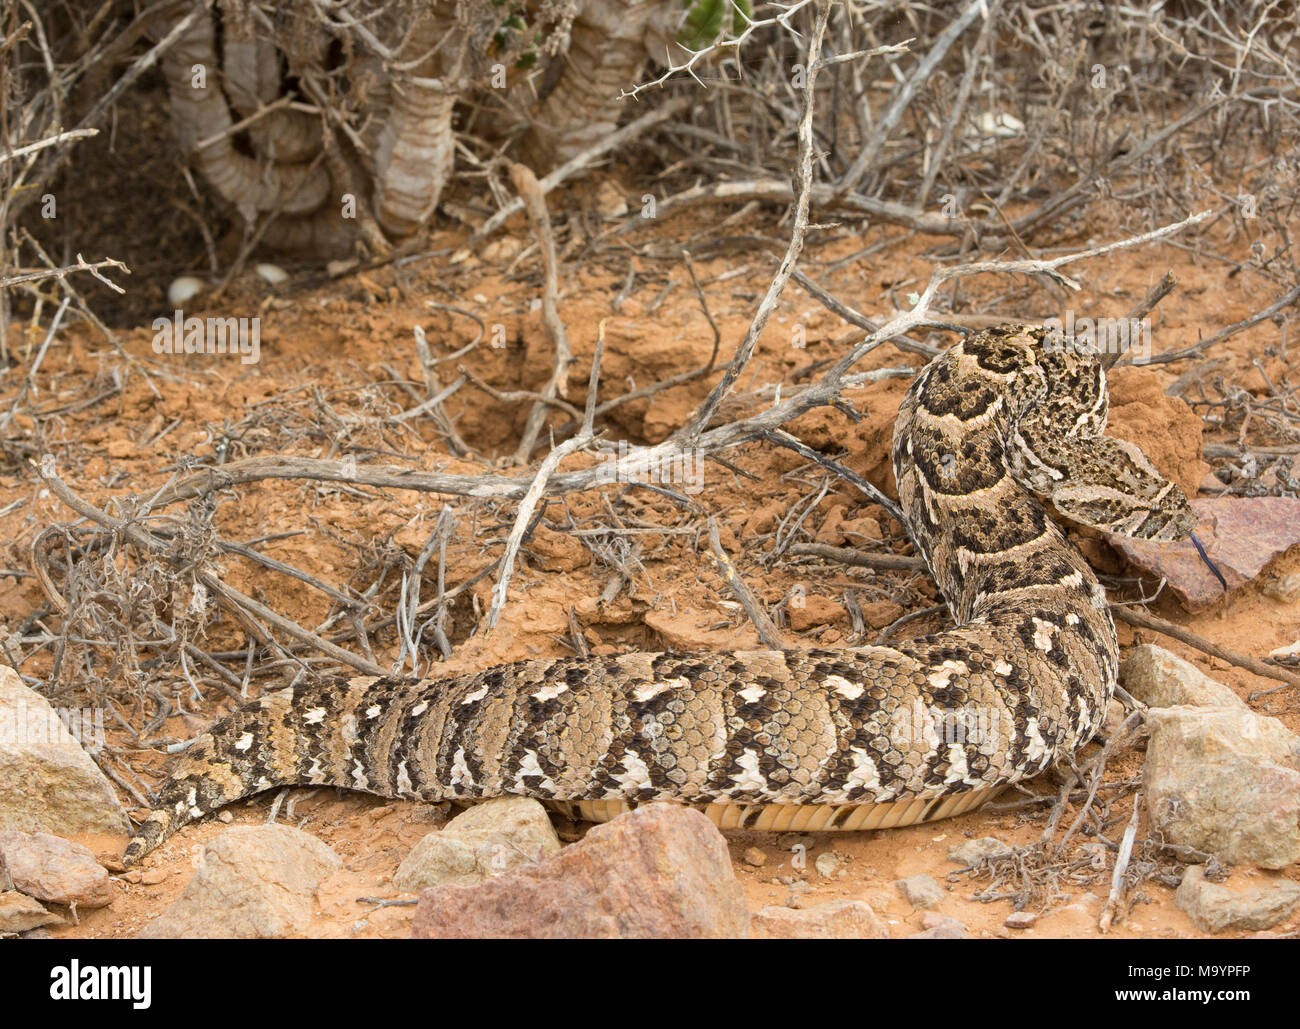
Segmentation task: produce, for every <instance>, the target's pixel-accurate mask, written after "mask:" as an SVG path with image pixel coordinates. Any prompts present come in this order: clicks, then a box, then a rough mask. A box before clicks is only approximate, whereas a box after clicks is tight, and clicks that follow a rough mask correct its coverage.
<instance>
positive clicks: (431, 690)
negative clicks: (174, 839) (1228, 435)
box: [125, 325, 1193, 864]
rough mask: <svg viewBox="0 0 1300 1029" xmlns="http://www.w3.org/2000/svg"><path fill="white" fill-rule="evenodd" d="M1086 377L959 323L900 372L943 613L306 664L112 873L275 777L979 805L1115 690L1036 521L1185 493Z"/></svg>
mask: <svg viewBox="0 0 1300 1029" xmlns="http://www.w3.org/2000/svg"><path fill="white" fill-rule="evenodd" d="M1106 412H1107V393H1106V381H1105V371H1104V369H1103V368H1102V366H1101V365H1100V363H1099V362H1098V361H1097V359H1096V358H1095V357H1094V356H1092V355H1090V354H1088V353H1084V352H1080V351H1077V350H1075V349H1073V348H1072V347H1071V346H1069V345H1068V341H1064V340H1054V339H1053V338H1051V337H1049V336H1048V335H1047V334H1046V333H1045V331H1044V330H1043V329H1041V328H1032V327H1029V326H1024V325H1010V326H1002V327H998V328H993V329H989V330H986V331H984V332H981V333H979V334H977V335H974V336H972V337H970V338H968V339H967V340H965V341H964V342H962V343H959V344H958V345H956V346H954V347H953V348H952V349H950V350H948V351H947V352H945V353H944V354H942V355H940V356H939V357H937V358H935V360H934V361H932V362H931V363H930V364H929V365H928V366H926V368H925V369H924V370H922V372H921V373H920V374H919V375H918V376H917V378H916V380H915V382H913V384H912V386H911V388H910V389H909V391H908V393H907V396H906V399H905V400H904V402H903V404H902V406H901V407H900V409H899V413H898V420H897V422H896V423H895V430H894V443H893V462H894V470H895V472H896V476H897V480H898V493H899V500H900V502H901V507H902V511H903V514H904V517H905V518H906V521H907V528H908V530H909V534H910V536H911V538H912V540H913V541H914V543H915V544H916V547H917V549H918V550H919V552H920V553H921V555H922V557H923V558H924V559H925V562H926V564H927V566H928V567H929V569H930V571H931V573H932V574H933V576H934V578H935V581H936V582H937V584H938V586H939V589H940V590H941V591H942V593H943V595H944V598H945V599H946V601H947V603H948V607H949V609H950V611H951V613H952V617H953V620H954V622H955V623H956V624H955V627H954V628H951V629H948V630H946V631H944V632H940V633H936V634H934V635H932V636H927V637H924V638H921V639H916V640H910V641H908V642H901V643H897V644H894V645H891V646H873V647H853V648H845V649H841V650H804V651H794V652H786V653H781V652H774V651H737V652H732V653H654V654H650V653H633V654H625V655H623V656H620V657H600V658H556V659H550V660H536V661H524V662H520V663H517V664H510V665H503V666H500V667H496V668H489V669H486V670H484V671H480V672H476V673H473V674H467V675H460V676H454V677H449V678H444V679H428V680H409V679H396V678H374V677H363V678H352V679H333V680H316V681H311V682H307V683H305V684H301V685H298V686H294V687H291V688H289V689H282V690H279V691H277V692H273V693H269V694H267V695H265V696H263V697H262V698H261V699H259V700H257V701H255V702H253V703H250V704H248V705H247V706H245V707H243V708H242V709H240V710H237V711H236V712H234V713H233V714H232V715H230V716H229V717H228V718H226V719H224V720H223V721H221V722H219V723H217V724H216V725H215V726H213V728H212V729H211V731H209V732H208V733H206V734H204V735H203V736H201V737H200V738H198V739H197V740H196V741H195V742H194V743H193V745H192V746H190V747H189V748H188V749H187V750H186V751H185V752H184V753H183V755H182V756H181V757H180V758H179V760H178V762H177V764H176V767H175V769H174V771H173V772H172V774H171V776H170V777H169V778H168V779H167V780H166V782H165V783H164V784H163V785H162V786H161V787H160V790H159V801H158V807H157V809H156V810H155V811H153V813H152V814H151V815H150V816H149V818H148V819H147V820H146V821H145V822H144V823H143V824H142V825H141V826H140V828H139V830H138V833H137V835H136V836H135V838H134V839H133V840H132V841H131V843H130V844H129V846H128V847H127V851H126V855H125V861H126V863H127V864H130V863H133V862H134V861H136V860H138V859H139V858H140V857H141V856H142V855H144V854H146V853H148V852H149V851H150V850H152V849H153V848H154V847H156V846H158V844H159V843H161V842H162V841H163V840H165V839H166V838H167V837H168V836H170V835H171V834H172V833H174V832H175V831H176V830H177V829H178V828H180V827H181V826H184V825H185V824H187V823H188V822H191V821H193V820H195V819H197V818H200V817H202V816H203V815H205V814H207V813H208V812H210V811H213V810H215V809H217V808H220V807H221V806H222V805H225V804H229V803H231V802H232V801H234V800H237V799H239V798H241V797H245V796H248V795H250V794H254V793H257V792H260V791H262V790H267V789H272V788H275V787H279V786H284V785H293V784H316V785H333V786H342V787H348V788H351V789H356V790H364V791H366V792H369V793H375V794H379V795H380V796H384V797H393V798H399V797H400V798H411V799H418V800H422V801H440V800H456V801H470V802H472V801H476V800H480V799H483V798H488V797H495V796H501V795H504V794H519V795H524V796H530V797H536V798H538V799H539V800H542V801H543V802H546V803H548V804H549V805H551V806H552V807H557V808H560V809H562V810H566V811H567V812H568V813H570V814H572V815H574V816H576V817H581V818H588V819H593V820H603V819H606V818H610V817H613V816H614V815H616V814H618V813H619V812H620V811H623V810H626V809H627V807H628V806H632V805H636V804H638V803H643V802H646V801H650V800H669V801H677V802H681V803H686V804H692V805H695V806H697V807H699V808H701V809H702V810H704V811H705V813H706V814H708V815H709V816H710V817H711V818H713V820H714V821H715V822H717V823H718V824H719V825H720V826H722V827H724V828H728V827H734V828H739V827H745V828H754V829H858V828H872V827H878V826H884V825H901V824H907V823H911V822H918V821H925V820H929V819H934V818H939V817H946V816H949V815H953V814H958V813H961V812H963V811H967V810H971V809H972V808H974V807H977V806H979V805H980V804H982V803H983V802H984V801H985V800H987V799H988V798H989V797H990V796H992V795H994V794H995V793H996V792H997V790H999V789H1001V788H1002V787H1004V786H1006V785H1007V784H1009V783H1013V782H1016V781H1017V780H1020V779H1024V778H1027V777H1029V776H1033V775H1035V774H1037V773H1039V772H1041V771H1042V770H1043V769H1045V768H1046V767H1047V766H1048V765H1049V764H1051V763H1052V762H1053V761H1055V760H1056V759H1057V758H1059V757H1061V756H1063V755H1065V754H1068V753H1069V752H1071V751H1073V750H1075V749H1076V748H1078V747H1079V746H1081V745H1082V744H1084V743H1086V742H1087V741H1088V740H1089V739H1090V738H1091V737H1092V735H1093V733H1094V732H1095V731H1096V730H1097V727H1098V726H1099V725H1100V724H1101V722H1102V720H1103V718H1104V715H1105V711H1106V706H1107V703H1108V702H1109V700H1110V697H1111V694H1112V691H1113V689H1114V686H1115V676H1116V668H1117V665H1118V648H1117V643H1116V638H1115V627H1114V625H1113V623H1112V622H1111V618H1110V615H1109V613H1108V611H1107V608H1106V597H1105V594H1104V591H1103V589H1102V587H1101V585H1100V584H1099V583H1098V582H1097V579H1096V577H1095V576H1094V575H1093V572H1092V570H1091V569H1090V568H1089V567H1088V565H1087V563H1086V562H1085V561H1084V559H1083V557H1082V555H1080V553H1079V552H1078V551H1077V550H1076V549H1075V548H1074V547H1073V546H1072V545H1071V544H1070V543H1069V542H1068V541H1067V540H1066V538H1065V536H1064V535H1063V533H1062V532H1061V530H1060V528H1058V526H1057V524H1056V522H1055V521H1054V520H1053V519H1052V518H1051V517H1050V516H1049V514H1048V511H1047V508H1046V503H1048V502H1050V504H1051V505H1052V507H1054V508H1055V510H1056V512H1057V513H1058V514H1059V515H1061V516H1063V517H1065V518H1066V519H1069V520H1072V521H1074V522H1077V523H1080V524H1083V525H1089V526H1094V527H1097V528H1101V529H1104V530H1107V531H1110V532H1120V533H1124V534H1126V535H1130V536H1134V537H1138V538H1142V539H1156V540H1170V539H1180V538H1183V537H1185V536H1187V535H1188V534H1189V533H1190V531H1191V529H1192V528H1193V519H1192V512H1191V509H1190V507H1189V505H1188V503H1187V500H1186V498H1185V497H1184V496H1183V495H1182V493H1180V492H1179V491H1178V489H1177V487H1175V486H1174V485H1173V484H1171V483H1169V482H1167V481H1166V480H1164V479H1163V478H1162V477H1161V476H1160V475H1159V473H1158V472H1156V470H1155V469H1154V468H1153V467H1152V466H1151V464H1150V462H1149V461H1148V460H1147V459H1146V458H1145V457H1144V456H1143V455H1142V453H1141V452H1140V451H1139V450H1138V449H1137V448H1136V447H1134V446H1133V445H1131V444H1128V443H1125V442H1122V441H1120V440H1116V439H1113V438H1110V437H1107V436H1104V435H1103V432H1104V429H1105V425H1106Z"/></svg>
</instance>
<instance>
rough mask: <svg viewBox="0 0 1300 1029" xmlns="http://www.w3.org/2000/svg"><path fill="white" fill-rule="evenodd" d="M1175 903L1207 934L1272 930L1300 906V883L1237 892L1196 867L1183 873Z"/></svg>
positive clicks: (1286, 882) (1283, 881)
mask: <svg viewBox="0 0 1300 1029" xmlns="http://www.w3.org/2000/svg"><path fill="white" fill-rule="evenodd" d="M1174 903H1175V904H1177V905H1178V906H1179V907H1180V908H1182V909H1183V910H1184V911H1186V912H1187V914H1188V917H1190V918H1191V920H1192V921H1193V922H1195V923H1196V928H1198V929H1200V930H1201V932H1206V933H1226V932H1234V931H1242V930H1255V929H1271V928H1272V927H1273V926H1275V925H1277V924H1278V923H1279V922H1281V921H1283V920H1284V919H1286V918H1288V917H1290V915H1291V913H1292V912H1293V911H1295V910H1296V908H1298V907H1300V883H1293V882H1291V881H1290V880H1288V879H1278V880H1277V881H1275V882H1272V883H1269V884H1268V885H1266V886H1259V887H1256V888H1254V889H1249V890H1242V891H1236V890H1231V889H1229V888H1228V887H1227V886H1221V885H1219V884H1218V883H1212V882H1210V881H1209V880H1208V879H1206V878H1205V870H1204V869H1203V868H1201V866H1200V865H1193V866H1191V867H1190V868H1188V869H1187V871H1186V872H1184V873H1183V881H1182V882H1181V883H1180V884H1179V886H1178V892H1176V893H1175V894H1174Z"/></svg>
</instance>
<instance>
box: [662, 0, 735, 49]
mask: <svg viewBox="0 0 1300 1029" xmlns="http://www.w3.org/2000/svg"><path fill="white" fill-rule="evenodd" d="M684 6H686V7H689V8H690V10H689V11H688V12H687V14H686V21H685V22H684V23H683V25H682V30H681V32H679V33H678V34H677V42H679V43H681V44H682V46H684V47H686V48H687V49H689V50H703V49H704V48H705V47H706V46H710V45H712V44H713V43H716V42H717V41H718V37H719V36H720V35H722V24H723V19H724V18H725V17H726V14H727V12H728V11H731V32H732V34H733V35H739V34H740V33H741V32H743V31H744V30H745V25H746V24H747V22H746V19H747V18H748V17H749V16H750V14H751V13H752V8H751V7H750V5H749V0H685V3H684Z"/></svg>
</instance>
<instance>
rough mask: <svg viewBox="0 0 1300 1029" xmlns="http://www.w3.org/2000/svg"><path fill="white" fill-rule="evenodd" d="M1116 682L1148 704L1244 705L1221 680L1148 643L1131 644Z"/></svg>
mask: <svg viewBox="0 0 1300 1029" xmlns="http://www.w3.org/2000/svg"><path fill="white" fill-rule="evenodd" d="M1119 684H1120V685H1121V686H1123V687H1124V689H1126V690H1128V691H1129V693H1131V694H1133V696H1134V697H1135V698H1136V699H1138V700H1140V701H1142V703H1144V704H1146V705H1147V706H1148V707H1175V706H1180V705H1181V706H1190V707H1238V708H1245V706H1246V705H1245V704H1243V703H1242V702H1241V699H1240V698H1239V697H1238V696H1237V695H1236V694H1235V693H1233V692H1232V690H1230V689H1229V688H1228V687H1227V686H1225V685H1223V683H1221V682H1215V681H1214V680H1213V679H1211V678H1210V677H1209V676H1208V675H1206V674H1205V673H1204V672H1202V671H1201V670H1200V669H1199V668H1197V667H1196V666H1195V665H1193V664H1191V663H1190V662H1188V661H1184V660H1183V659H1182V658H1181V657H1178V656H1177V655H1175V654H1171V653H1169V651H1167V650H1164V649H1162V648H1161V647H1156V646H1153V645H1152V644H1150V643H1144V644H1142V645H1141V646H1138V647H1134V648H1133V649H1132V650H1130V651H1129V655H1128V657H1126V658H1125V659H1124V660H1123V661H1122V662H1120V666H1119Z"/></svg>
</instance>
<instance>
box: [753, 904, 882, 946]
mask: <svg viewBox="0 0 1300 1029" xmlns="http://www.w3.org/2000/svg"><path fill="white" fill-rule="evenodd" d="M749 927H750V930H751V931H752V932H754V933H755V934H762V935H764V936H774V937H777V938H779V939H785V940H887V939H889V927H888V926H886V925H885V923H884V922H882V921H881V920H880V917H879V916H878V915H877V914H876V913H875V912H874V911H872V910H871V908H870V907H868V906H867V905H866V904H864V903H863V902H862V901H860V900H830V901H827V902H826V903H825V904H817V905H815V906H814V907H810V908H785V907H776V906H773V907H765V908H761V909H760V910H758V911H755V912H754V914H753V917H752V918H751V919H750V922H749Z"/></svg>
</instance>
